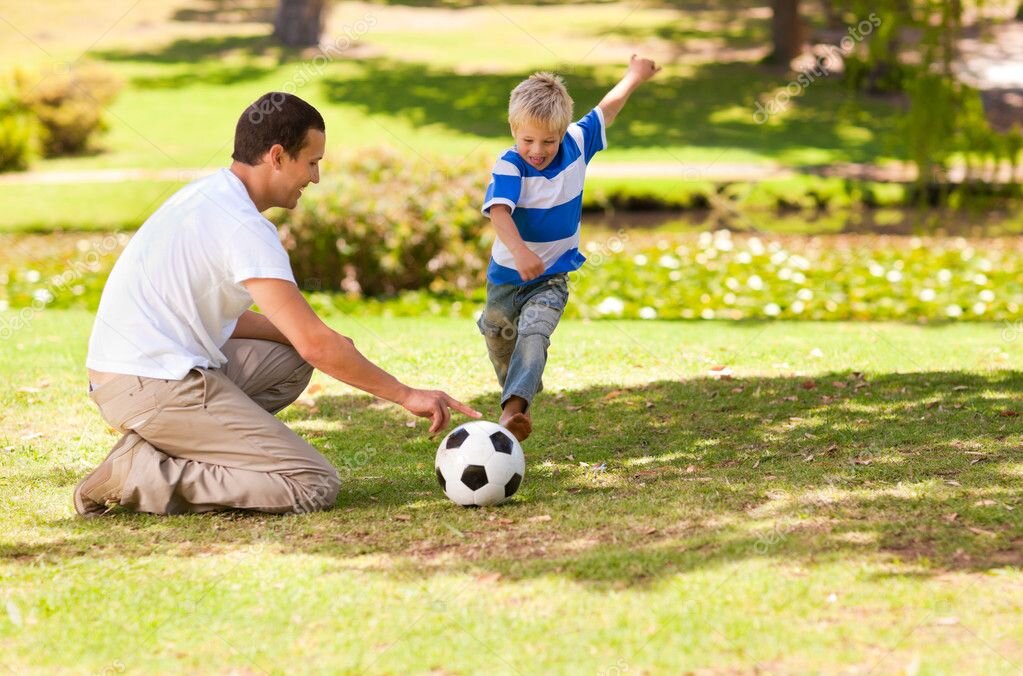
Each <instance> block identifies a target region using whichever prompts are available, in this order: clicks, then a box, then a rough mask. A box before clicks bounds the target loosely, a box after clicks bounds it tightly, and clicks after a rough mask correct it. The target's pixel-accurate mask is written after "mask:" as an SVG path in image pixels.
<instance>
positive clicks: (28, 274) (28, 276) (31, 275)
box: [25, 270, 42, 284]
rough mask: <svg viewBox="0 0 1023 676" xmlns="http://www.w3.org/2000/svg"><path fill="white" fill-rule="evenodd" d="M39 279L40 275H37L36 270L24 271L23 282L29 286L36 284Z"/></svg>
mask: <svg viewBox="0 0 1023 676" xmlns="http://www.w3.org/2000/svg"><path fill="white" fill-rule="evenodd" d="M41 277H42V275H40V274H39V271H38V270H26V271H25V281H26V282H28V283H29V284H35V283H36V282H38V281H39V279H40V278H41Z"/></svg>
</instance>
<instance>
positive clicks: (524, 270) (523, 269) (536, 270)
mask: <svg viewBox="0 0 1023 676" xmlns="http://www.w3.org/2000/svg"><path fill="white" fill-rule="evenodd" d="M513 255H514V256H515V267H516V269H518V271H519V277H522V281H523V282H528V281H530V280H531V279H536V278H537V277H539V276H540V275H542V274H543V270H544V268H543V261H542V260H541V259H540V257H539V256H537V255H536V254H535V253H533V252H532V251H530V250H529V249H526V248H522V249H520V250H519V251H517V252H515V254H513Z"/></svg>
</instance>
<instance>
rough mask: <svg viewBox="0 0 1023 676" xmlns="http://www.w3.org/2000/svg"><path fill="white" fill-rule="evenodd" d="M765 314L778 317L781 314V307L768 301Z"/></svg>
mask: <svg viewBox="0 0 1023 676" xmlns="http://www.w3.org/2000/svg"><path fill="white" fill-rule="evenodd" d="M764 314H765V315H767V316H768V317H777V316H778V315H780V314H781V308H780V307H778V304H777V303H768V304H767V305H765V306H764Z"/></svg>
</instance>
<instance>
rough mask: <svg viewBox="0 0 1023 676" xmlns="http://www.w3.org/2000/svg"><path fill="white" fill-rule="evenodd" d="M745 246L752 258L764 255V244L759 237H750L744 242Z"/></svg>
mask: <svg viewBox="0 0 1023 676" xmlns="http://www.w3.org/2000/svg"><path fill="white" fill-rule="evenodd" d="M746 246H748V247H749V250H750V253H751V254H753V255H754V256H759V255H760V254H762V253H764V243H763V242H761V241H760V238H759V237H750V238H749V239H748V240H747V241H746Z"/></svg>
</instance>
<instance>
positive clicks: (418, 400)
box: [398, 389, 483, 434]
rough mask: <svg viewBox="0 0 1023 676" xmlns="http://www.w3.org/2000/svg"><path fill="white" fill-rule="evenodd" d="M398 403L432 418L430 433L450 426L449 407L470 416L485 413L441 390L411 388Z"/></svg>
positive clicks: (476, 416)
mask: <svg viewBox="0 0 1023 676" xmlns="http://www.w3.org/2000/svg"><path fill="white" fill-rule="evenodd" d="M398 403H399V404H401V405H402V406H404V407H405V408H406V409H407V410H408V411H409V412H410V413H414V414H416V415H417V416H419V417H420V418H430V419H431V420H432V421H433V424H431V425H430V434H436V433H437V432H440V431H441V430H442V429H444V428H445V427H447V426H448V423H449V422H451V411H450V410H449V409H452V408H453V409H455V410H456V411H459V412H460V413H464V414H465V415H467V416H469V417H470V418H479V417H481V416H482V415H483V414H482V413H480V412H479V411H476V410H474V409H472V408H470V407H468V406H466V405H465V404H463V403H462V402H460V401H458V400H457V399H453V398H452V397H450V396H448V395H447V394H445V393H444V392H441V391H440V390H414V389H413V390H409V393H408V396H406V397H405V398H404V399H403V400H401V401H399V402H398Z"/></svg>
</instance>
